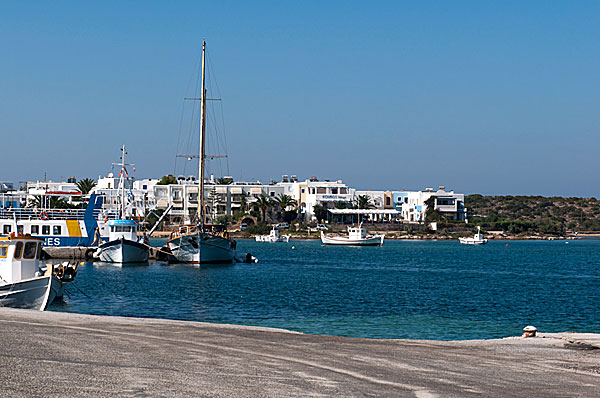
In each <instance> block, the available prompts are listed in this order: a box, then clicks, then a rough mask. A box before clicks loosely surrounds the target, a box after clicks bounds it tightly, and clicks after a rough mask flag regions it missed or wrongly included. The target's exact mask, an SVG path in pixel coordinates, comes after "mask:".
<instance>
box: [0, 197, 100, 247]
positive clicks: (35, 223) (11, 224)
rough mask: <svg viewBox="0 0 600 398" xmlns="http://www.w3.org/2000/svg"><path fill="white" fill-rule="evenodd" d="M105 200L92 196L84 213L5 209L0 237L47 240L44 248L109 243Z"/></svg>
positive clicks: (77, 211)
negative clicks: (20, 235) (31, 237)
mask: <svg viewBox="0 0 600 398" xmlns="http://www.w3.org/2000/svg"><path fill="white" fill-rule="evenodd" d="M102 202H103V197H102V196H99V195H96V194H91V195H90V198H89V200H88V203H87V206H86V208H85V210H84V209H45V208H41V209H39V208H2V209H0V233H1V234H4V235H8V234H11V233H21V234H29V235H32V236H37V237H40V238H44V243H43V244H44V246H60V247H64V246H92V244H93V243H94V241H99V240H103V241H106V240H107V239H108V232H107V229H106V222H107V221H108V219H109V215H107V214H103V213H102V210H101V207H102Z"/></svg>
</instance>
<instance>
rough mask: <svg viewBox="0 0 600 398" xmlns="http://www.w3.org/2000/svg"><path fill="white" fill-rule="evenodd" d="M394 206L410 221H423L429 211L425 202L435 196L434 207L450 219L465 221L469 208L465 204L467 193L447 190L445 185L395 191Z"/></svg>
mask: <svg viewBox="0 0 600 398" xmlns="http://www.w3.org/2000/svg"><path fill="white" fill-rule="evenodd" d="M392 195H393V201H394V208H395V209H396V210H399V211H401V212H402V218H403V219H404V220H405V221H408V222H423V221H424V220H425V214H426V212H427V205H426V204H425V202H426V201H427V200H428V199H429V198H431V197H434V209H435V210H437V211H439V212H440V213H441V214H442V215H444V216H446V217H448V219H450V220H459V221H465V220H466V219H467V209H466V208H465V206H464V203H465V195H464V194H457V193H454V191H449V192H446V190H445V187H444V186H440V187H439V189H438V190H437V191H434V190H433V188H426V189H425V190H423V191H394V192H393V193H392Z"/></svg>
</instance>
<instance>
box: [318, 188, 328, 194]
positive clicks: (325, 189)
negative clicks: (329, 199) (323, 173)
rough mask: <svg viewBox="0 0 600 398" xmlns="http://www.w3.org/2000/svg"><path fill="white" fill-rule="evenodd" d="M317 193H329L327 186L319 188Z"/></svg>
mask: <svg viewBox="0 0 600 398" xmlns="http://www.w3.org/2000/svg"><path fill="white" fill-rule="evenodd" d="M317 193H320V194H324V193H327V188H317Z"/></svg>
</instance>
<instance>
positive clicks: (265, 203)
mask: <svg viewBox="0 0 600 398" xmlns="http://www.w3.org/2000/svg"><path fill="white" fill-rule="evenodd" d="M254 205H255V206H256V207H258V208H259V209H260V213H261V215H262V220H263V222H267V220H266V213H267V209H268V208H269V207H271V206H272V205H273V204H272V203H271V199H269V197H268V196H267V195H265V194H262V195H260V196H259V197H258V199H257V200H256V202H255V203H254Z"/></svg>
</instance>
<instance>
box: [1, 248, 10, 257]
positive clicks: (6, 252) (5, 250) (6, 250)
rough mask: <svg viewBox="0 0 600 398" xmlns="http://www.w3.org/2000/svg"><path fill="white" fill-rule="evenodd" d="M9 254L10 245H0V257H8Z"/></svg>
mask: <svg viewBox="0 0 600 398" xmlns="http://www.w3.org/2000/svg"><path fill="white" fill-rule="evenodd" d="M7 255H8V246H0V258H6V256H7Z"/></svg>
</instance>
